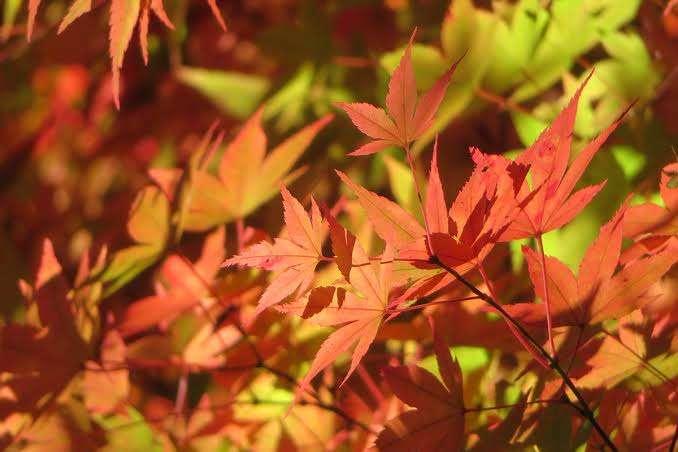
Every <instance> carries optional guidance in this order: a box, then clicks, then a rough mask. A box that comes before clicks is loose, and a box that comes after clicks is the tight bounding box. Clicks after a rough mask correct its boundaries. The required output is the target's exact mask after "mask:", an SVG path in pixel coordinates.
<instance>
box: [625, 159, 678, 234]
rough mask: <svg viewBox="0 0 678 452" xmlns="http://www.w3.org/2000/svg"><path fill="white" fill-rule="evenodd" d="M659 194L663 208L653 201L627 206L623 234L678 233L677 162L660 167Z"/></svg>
mask: <svg viewBox="0 0 678 452" xmlns="http://www.w3.org/2000/svg"><path fill="white" fill-rule="evenodd" d="M659 194H660V195H661V198H662V200H663V201H664V206H665V207H664V208H662V207H660V206H658V205H656V204H653V203H645V204H641V205H639V206H633V207H631V208H629V211H628V212H627V214H626V216H625V218H624V236H626V237H636V236H639V235H641V234H647V233H651V234H653V235H666V236H671V235H677V234H678V163H671V164H669V165H666V166H665V167H664V168H663V169H662V172H661V179H660V184H659Z"/></svg>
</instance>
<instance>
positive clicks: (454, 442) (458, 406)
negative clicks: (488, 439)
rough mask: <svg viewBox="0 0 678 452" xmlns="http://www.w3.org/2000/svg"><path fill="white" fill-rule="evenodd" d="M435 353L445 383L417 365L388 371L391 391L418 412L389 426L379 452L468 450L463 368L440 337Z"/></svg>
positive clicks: (386, 373)
mask: <svg viewBox="0 0 678 452" xmlns="http://www.w3.org/2000/svg"><path fill="white" fill-rule="evenodd" d="M434 350H435V355H436V360H437V361H438V369H439V370H440V375H441V376H442V382H440V381H439V380H438V379H437V378H436V377H435V376H433V374H431V373H430V372H428V371H427V370H425V369H422V368H421V367H418V366H414V365H409V366H399V367H387V368H386V369H384V371H383V375H384V379H385V380H386V382H387V383H388V385H389V387H390V388H391V390H392V391H393V392H394V393H395V395H396V396H398V398H399V399H400V400H402V401H403V402H405V403H407V404H408V405H410V406H412V407H414V408H415V410H411V411H406V412H404V413H403V414H401V415H400V416H398V417H396V418H395V419H392V420H390V421H388V422H387V423H386V425H385V426H384V430H382V431H381V433H380V434H379V437H378V438H377V441H376V446H377V448H378V449H379V450H383V451H412V450H441V449H443V448H444V450H449V451H461V450H464V446H465V443H466V440H465V436H464V424H465V423H464V413H465V408H464V398H463V388H462V375H461V369H460V367H459V363H458V362H457V361H456V360H455V359H453V358H452V357H451V356H450V352H449V349H448V348H447V346H446V345H445V343H444V342H443V340H442V338H441V337H440V335H438V334H435V335H434Z"/></svg>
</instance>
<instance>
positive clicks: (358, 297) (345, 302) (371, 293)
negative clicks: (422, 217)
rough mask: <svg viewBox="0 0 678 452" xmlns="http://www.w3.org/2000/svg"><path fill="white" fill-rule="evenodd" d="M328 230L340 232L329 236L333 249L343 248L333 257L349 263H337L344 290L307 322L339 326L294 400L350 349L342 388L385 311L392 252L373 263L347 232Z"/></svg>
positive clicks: (323, 348)
mask: <svg viewBox="0 0 678 452" xmlns="http://www.w3.org/2000/svg"><path fill="white" fill-rule="evenodd" d="M332 227H333V228H340V229H341V231H340V233H337V232H336V231H334V233H333V234H332V238H333V243H332V245H333V248H334V249H335V250H337V249H338V248H341V247H344V250H343V251H340V252H339V253H337V255H338V256H339V259H350V261H347V262H343V263H338V265H339V267H340V268H345V269H348V268H349V267H350V269H349V270H348V275H347V276H348V277H347V281H346V282H347V284H348V287H347V288H346V291H345V292H338V291H335V293H334V296H333V299H332V300H331V302H330V303H329V305H328V306H327V307H325V308H324V309H323V310H322V311H321V312H320V313H318V314H317V315H315V316H313V317H311V318H310V320H311V321H312V322H313V323H316V324H319V325H323V326H340V325H341V326H340V328H339V329H337V330H336V331H334V332H333V333H332V334H330V336H329V337H328V338H327V339H326V340H325V341H324V342H323V344H322V345H321V346H320V350H318V353H317V354H316V356H315V358H314V360H313V362H312V363H311V367H310V369H309V370H308V372H307V374H306V375H305V376H304V378H303V380H302V381H301V383H300V385H299V391H298V392H297V397H298V396H299V394H300V393H301V391H302V390H305V389H307V388H308V387H309V384H310V382H311V380H313V378H314V377H315V376H316V375H318V374H319V373H320V372H321V371H322V370H323V369H325V368H327V367H328V366H330V365H331V364H332V363H333V362H334V361H335V360H336V358H337V357H338V356H339V355H340V354H342V353H344V352H348V351H349V350H351V349H353V352H352V358H351V364H350V367H349V369H348V372H347V373H346V375H345V376H344V379H343V381H342V384H343V383H344V382H345V381H346V380H347V379H348V378H349V377H350V376H351V374H352V373H353V371H354V370H355V369H356V367H357V366H358V364H359V363H360V360H361V359H362V358H363V356H365V353H367V351H368V349H369V347H370V344H372V341H374V338H375V337H376V335H377V332H378V331H379V327H380V326H381V323H382V319H383V318H384V314H385V313H386V312H387V309H388V300H389V292H390V289H391V276H392V271H393V254H392V250H391V249H390V248H389V247H388V246H387V247H386V250H385V251H384V253H383V254H382V257H381V260H380V261H373V260H371V259H370V258H369V257H368V256H367V254H366V253H365V251H364V250H363V248H362V246H361V245H360V243H359V242H357V241H356V240H355V238H354V237H353V236H352V235H350V233H348V231H345V230H344V229H343V228H341V226H339V225H338V224H337V223H336V222H335V223H332ZM341 235H343V236H344V237H345V238H346V237H348V238H349V240H341V241H335V240H336V239H337V238H339V237H340V236H341ZM347 247H351V248H352V249H349V248H347ZM335 253H336V251H335Z"/></svg>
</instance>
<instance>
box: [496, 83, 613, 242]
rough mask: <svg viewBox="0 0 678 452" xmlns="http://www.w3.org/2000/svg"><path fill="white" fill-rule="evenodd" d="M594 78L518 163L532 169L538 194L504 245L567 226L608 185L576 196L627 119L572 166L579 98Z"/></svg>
mask: <svg viewBox="0 0 678 452" xmlns="http://www.w3.org/2000/svg"><path fill="white" fill-rule="evenodd" d="M590 78H591V75H589V76H588V78H587V79H586V80H585V81H584V83H582V85H581V86H580V87H579V89H577V91H576V92H575V94H574V96H573V97H572V99H571V100H570V102H569V104H568V105H567V107H565V109H564V110H563V111H562V112H561V113H560V114H559V115H558V117H556V119H555V120H554V121H553V122H552V123H551V125H550V126H549V127H548V128H547V129H546V130H545V131H544V132H542V134H541V135H540V136H539V138H537V141H535V142H534V143H533V144H532V146H530V147H529V148H528V149H527V150H526V151H525V152H523V153H522V154H521V155H520V156H519V157H518V158H517V159H516V162H518V163H523V164H528V165H530V175H531V179H532V190H533V191H534V192H535V193H534V196H533V198H532V200H531V201H530V202H529V203H527V205H526V206H525V207H524V209H523V211H522V212H521V213H520V214H519V215H518V216H517V217H516V218H515V220H514V221H513V222H512V224H511V225H510V227H509V228H508V229H507V230H506V232H505V233H504V234H503V236H502V238H501V239H502V241H508V240H514V239H520V238H525V237H539V236H541V235H542V234H544V233H545V232H548V231H551V230H553V229H557V228H560V227H562V226H564V225H565V224H567V223H569V222H570V221H571V220H572V219H573V218H574V217H575V216H577V214H578V213H579V212H581V210H582V209H583V208H584V207H586V205H588V203H589V202H591V200H592V199H593V198H594V197H595V195H596V194H597V193H598V192H599V191H600V190H601V189H602V188H603V186H604V185H605V182H601V183H599V184H596V185H591V186H589V187H585V188H582V189H580V190H578V191H576V192H575V193H572V190H573V189H574V187H575V185H576V184H577V181H579V179H580V178H581V176H582V174H583V173H584V171H585V170H586V168H587V167H588V165H589V163H590V162H591V159H592V158H593V157H594V156H595V155H596V153H597V152H598V150H599V149H600V147H601V146H602V145H603V143H604V142H605V140H607V138H608V137H609V136H610V134H611V133H612V132H614V130H615V129H616V128H617V126H618V125H619V124H620V123H621V121H622V119H623V118H624V115H625V113H624V114H622V115H621V116H620V117H619V118H618V119H617V120H616V121H614V122H613V123H612V124H611V125H610V126H609V127H607V129H605V130H604V131H603V132H601V133H600V135H598V136H597V137H596V138H595V139H594V140H593V141H591V142H590V143H588V144H587V145H586V146H584V148H583V149H582V150H581V152H579V154H578V155H577V157H576V158H575V159H574V161H573V162H572V163H571V164H569V165H568V163H569V160H570V152H571V151H570V148H571V145H572V136H573V134H574V132H573V128H574V120H575V116H576V114H577V105H578V103H579V97H580V96H581V92H582V90H583V89H584V87H585V86H586V84H587V82H588V80H589V79H590ZM528 190H529V188H528V187H527V184H526V185H525V186H523V191H524V192H525V191H528Z"/></svg>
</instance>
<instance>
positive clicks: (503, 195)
mask: <svg viewBox="0 0 678 452" xmlns="http://www.w3.org/2000/svg"><path fill="white" fill-rule="evenodd" d="M471 154H472V157H473V160H474V163H475V168H474V171H473V173H472V174H471V177H470V178H469V181H468V182H467V183H466V185H465V186H464V187H463V188H462V190H461V191H460V192H459V194H458V196H457V198H456V199H455V201H454V202H453V203H452V206H451V207H450V208H449V210H448V208H447V204H446V201H445V197H444V191H443V186H442V182H441V179H440V174H439V170H438V164H437V156H438V147H437V142H436V145H434V149H433V159H432V160H431V171H430V173H429V181H428V188H427V193H426V202H425V204H424V218H425V222H426V228H424V227H422V225H421V224H419V222H418V221H417V220H416V219H415V218H414V217H413V216H412V215H411V214H410V213H409V212H407V211H406V210H405V209H403V208H402V207H400V206H399V205H397V204H396V203H394V202H392V201H390V200H388V199H386V198H384V197H382V196H379V195H377V194H376V193H373V192H370V191H369V190H367V189H365V188H363V187H361V186H360V185H358V184H356V183H355V182H353V181H352V180H351V179H350V178H349V177H348V176H346V175H345V174H343V173H341V172H339V171H337V174H338V175H339V177H340V178H341V180H342V181H343V182H344V183H345V184H346V185H348V187H349V188H350V189H351V190H352V191H353V192H354V193H355V194H356V195H357V197H358V201H359V202H360V204H361V205H362V207H363V208H364V209H365V212H366V213H367V217H368V219H369V221H370V222H371V223H372V225H373V226H374V230H375V232H376V233H377V235H379V236H380V237H381V238H382V239H383V240H384V241H385V242H386V243H388V244H389V245H391V246H393V247H394V248H395V249H396V250H397V257H398V258H399V259H403V260H408V261H411V262H412V263H413V264H415V265H417V266H419V267H422V266H423V267H428V268H435V267H436V265H434V264H433V263H430V264H427V262H428V261H429V260H430V258H431V257H432V256H431V255H432V254H433V255H435V257H436V258H437V259H439V260H440V261H442V262H443V263H445V264H446V265H447V266H449V267H454V268H455V269H456V270H457V271H458V272H460V273H464V272H466V271H468V270H470V269H471V268H473V267H474V266H475V265H477V263H478V262H482V260H483V259H484V258H485V256H487V254H488V253H489V252H490V251H491V249H492V247H493V246H494V244H495V243H496V242H497V241H498V240H499V238H500V236H501V235H502V233H503V232H504V231H505V230H506V228H507V227H508V226H509V225H510V224H511V221H512V220H513V219H514V218H515V217H516V215H518V214H519V213H520V208H521V205H524V203H525V202H527V201H529V199H530V196H532V195H531V194H527V198H526V199H525V200H521V199H520V198H519V197H518V193H517V191H518V189H519V187H521V185H522V184H523V181H524V178H525V175H526V173H527V169H528V167H527V166H526V165H523V164H519V163H514V162H511V161H510V160H507V159H505V158H504V157H501V156H490V155H486V154H483V153H482V152H480V151H479V150H477V149H472V151H471ZM427 229H428V233H427ZM428 239H430V243H427V240H428ZM441 271H442V270H441ZM453 278H454V277H453V276H452V275H449V276H448V277H446V278H444V279H445V281H446V282H447V283H448V284H449V282H450V281H451V279H453Z"/></svg>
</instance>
